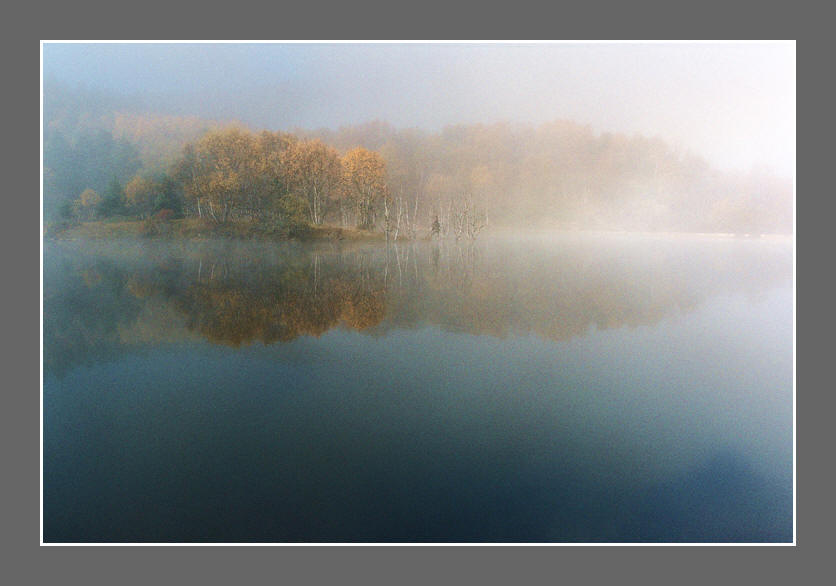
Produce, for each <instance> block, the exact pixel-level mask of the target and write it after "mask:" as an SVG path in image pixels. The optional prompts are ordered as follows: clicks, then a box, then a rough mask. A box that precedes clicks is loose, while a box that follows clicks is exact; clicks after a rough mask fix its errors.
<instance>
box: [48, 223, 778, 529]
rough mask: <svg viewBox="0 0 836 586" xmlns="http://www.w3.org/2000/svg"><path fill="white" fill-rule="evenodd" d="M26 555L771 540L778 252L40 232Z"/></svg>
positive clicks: (667, 245) (672, 240)
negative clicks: (47, 237) (39, 422)
mask: <svg viewBox="0 0 836 586" xmlns="http://www.w3.org/2000/svg"><path fill="white" fill-rule="evenodd" d="M43 289H44V291H43V294H44V299H43V356H44V357H43V539H44V541H45V542H791V541H792V540H793V251H792V243H791V241H789V240H771V239H755V240H748V239H731V238H729V239H724V238H709V237H699V236H693V237H686V236H679V237H673V236H669V237H662V236H627V235H583V234H563V235H556V236H555V235H551V236H547V235H532V236H527V237H516V238H514V237H499V236H496V237H491V238H487V237H486V238H484V239H482V240H480V241H477V242H476V243H475V244H474V245H468V244H464V243H461V244H456V243H454V242H441V243H438V242H418V243H403V244H398V245H397V246H395V245H390V246H386V245H385V244H382V243H374V244H357V243H316V244H301V243H245V242H228V241H227V242H224V241H206V242H166V241H116V242H47V243H45V244H44V268H43Z"/></svg>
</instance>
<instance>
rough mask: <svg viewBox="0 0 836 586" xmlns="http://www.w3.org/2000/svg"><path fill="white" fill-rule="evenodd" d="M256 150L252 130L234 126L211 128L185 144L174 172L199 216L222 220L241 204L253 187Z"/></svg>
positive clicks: (254, 185)
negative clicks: (181, 157) (218, 128)
mask: <svg viewBox="0 0 836 586" xmlns="http://www.w3.org/2000/svg"><path fill="white" fill-rule="evenodd" d="M256 153H257V151H256V141H255V139H254V138H253V136H252V134H250V133H249V132H246V131H243V130H239V129H237V128H233V129H228V130H218V131H211V132H209V133H207V134H206V135H204V136H203V137H202V138H201V139H200V140H199V141H198V142H197V143H196V144H195V145H187V146H186V148H185V150H184V156H183V159H182V161H181V162H180V164H179V165H178V168H177V176H178V177H179V178H180V180H181V181H182V182H183V187H184V195H185V196H186V198H187V199H188V200H189V201H191V202H192V203H193V204H194V205H195V206H196V208H197V211H198V214H199V215H200V216H202V217H208V218H210V219H211V220H212V221H213V222H215V223H217V224H224V223H226V222H227V221H229V219H230V218H231V217H232V216H233V214H234V213H235V212H236V211H237V210H238V209H239V208H241V207H244V205H245V204H246V202H247V200H248V197H249V196H250V195H251V194H252V193H253V191H254V188H255V187H256V181H257V178H258V157H257V156H256Z"/></svg>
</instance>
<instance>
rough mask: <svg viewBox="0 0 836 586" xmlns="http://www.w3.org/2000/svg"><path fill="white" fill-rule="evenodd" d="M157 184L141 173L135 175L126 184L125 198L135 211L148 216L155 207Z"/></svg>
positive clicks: (130, 207) (129, 206) (129, 207)
mask: <svg viewBox="0 0 836 586" xmlns="http://www.w3.org/2000/svg"><path fill="white" fill-rule="evenodd" d="M156 195H157V185H156V184H155V182H154V181H152V180H151V179H148V178H146V177H142V176H140V175H136V176H134V178H133V179H131V180H130V181H128V183H127V185H125V200H126V202H127V205H128V209H130V210H131V211H132V212H133V213H135V214H138V215H139V216H141V217H146V216H147V215H148V214H149V213H151V210H152V208H153V207H154V198H155V197H156Z"/></svg>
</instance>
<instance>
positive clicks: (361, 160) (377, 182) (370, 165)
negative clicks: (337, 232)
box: [342, 147, 389, 230]
mask: <svg viewBox="0 0 836 586" xmlns="http://www.w3.org/2000/svg"><path fill="white" fill-rule="evenodd" d="M342 168H343V176H342V185H343V189H344V190H345V192H346V195H347V196H348V198H349V199H350V200H351V201H352V202H353V203H354V206H355V208H356V210H357V226H358V227H359V228H364V229H368V230H371V229H373V228H374V227H375V225H376V224H377V207H378V205H379V203H380V202H381V201H383V200H384V199H385V198H387V197H389V190H388V188H387V185H386V162H385V161H384V160H383V157H382V156H381V155H380V154H379V153H377V152H374V151H370V150H367V149H365V148H363V147H357V148H354V149H352V150H350V151H348V152H347V153H346V154H345V156H344V157H343V159H342Z"/></svg>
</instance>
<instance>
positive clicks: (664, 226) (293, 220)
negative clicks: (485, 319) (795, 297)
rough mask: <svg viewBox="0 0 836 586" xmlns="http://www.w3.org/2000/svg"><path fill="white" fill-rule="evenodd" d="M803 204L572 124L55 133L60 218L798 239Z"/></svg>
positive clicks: (123, 127) (187, 126) (71, 129)
mask: <svg viewBox="0 0 836 586" xmlns="http://www.w3.org/2000/svg"><path fill="white" fill-rule="evenodd" d="M45 124H46V123H45ZM792 201H793V194H792V183H791V181H789V180H784V179H781V178H778V177H775V176H773V175H771V174H768V173H765V172H759V173H755V172H750V173H730V172H721V171H718V170H716V169H712V168H711V167H710V166H709V165H708V164H707V163H706V162H705V161H704V160H703V159H701V158H699V157H697V156H694V155H692V154H689V153H686V152H681V151H679V150H677V149H674V148H673V147H671V146H670V145H668V144H666V143H665V142H664V141H662V140H659V139H651V138H645V137H640V136H634V137H627V136H624V135H620V134H608V133H604V134H596V133H594V132H593V131H592V130H591V129H590V128H589V127H587V126H581V125H578V124H575V123H572V122H565V121H559V122H553V123H550V124H543V125H540V126H536V127H534V126H525V125H510V124H494V125H487V126H486V125H468V126H453V127H447V128H445V129H443V130H442V131H440V132H437V133H428V132H423V131H419V130H414V129H395V128H394V127H392V126H390V125H388V124H386V123H381V122H374V123H369V124H365V125H360V126H352V127H346V128H342V129H340V130H337V131H329V130H319V131H305V130H295V131H294V132H293V133H285V132H268V131H263V132H253V131H251V130H249V129H247V128H245V127H244V126H243V125H237V124H225V125H224V124H219V123H213V122H210V121H200V120H199V119H196V118H189V117H174V116H149V115H140V114H129V113H126V114H109V115H106V116H101V117H99V118H94V119H93V120H92V121H91V120H90V119H85V118H83V117H79V116H75V117H74V118H72V119H70V120H69V122H68V119H67V118H64V119H62V118H60V117H59V118H58V121H57V122H56V121H55V120H53V121H52V122H51V123H50V124H48V125H46V127H45V143H44V205H45V216H46V219H47V221H55V220H59V219H63V220H88V219H93V218H104V217H112V216H120V215H122V216H130V217H133V218H154V217H158V218H160V217H161V218H171V217H182V216H194V217H201V218H203V219H205V220H206V221H207V222H211V223H215V224H224V223H227V222H230V221H236V220H248V221H254V222H260V223H265V224H268V225H281V226H283V227H284V228H285V229H287V230H289V232H294V231H297V232H299V231H304V229H305V227H306V226H309V225H321V224H332V225H335V226H336V225H338V226H342V227H357V228H362V229H367V230H376V231H381V232H385V233H386V234H387V236H389V237H394V238H403V237H408V238H415V237H417V236H418V235H419V234H430V233H437V234H438V235H440V236H444V235H451V236H456V237H457V238H465V237H468V236H469V237H471V238H475V237H476V235H477V234H478V233H479V232H480V230H482V229H483V228H485V227H486V226H491V227H499V228H543V229H553V228H558V229H615V230H650V231H698V232H737V233H741V232H745V233H790V232H791V231H792Z"/></svg>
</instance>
